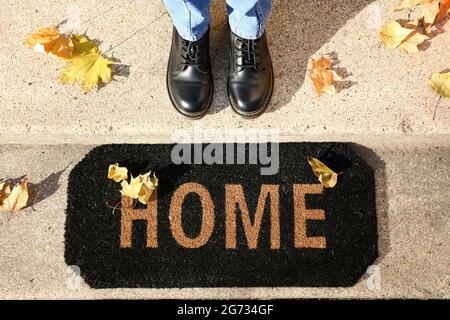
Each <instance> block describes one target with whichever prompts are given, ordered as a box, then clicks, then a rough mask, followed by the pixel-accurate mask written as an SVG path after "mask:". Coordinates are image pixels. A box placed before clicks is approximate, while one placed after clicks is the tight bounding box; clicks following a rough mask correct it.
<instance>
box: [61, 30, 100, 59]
mask: <svg viewBox="0 0 450 320" xmlns="http://www.w3.org/2000/svg"><path fill="white" fill-rule="evenodd" d="M72 42H73V53H72V56H70V59H69V60H71V59H76V58H78V57H80V56H83V55H87V54H90V53H100V50H99V48H98V45H97V44H96V43H95V42H94V41H92V40H91V39H89V37H87V36H86V35H84V34H81V35H80V34H76V35H74V36H73V37H72Z"/></svg>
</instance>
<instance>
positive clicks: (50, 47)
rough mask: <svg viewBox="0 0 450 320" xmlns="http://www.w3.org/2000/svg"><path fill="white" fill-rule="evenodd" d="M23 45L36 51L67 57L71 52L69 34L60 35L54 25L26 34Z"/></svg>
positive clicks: (71, 46)
mask: <svg viewBox="0 0 450 320" xmlns="http://www.w3.org/2000/svg"><path fill="white" fill-rule="evenodd" d="M25 45H26V46H27V47H28V48H32V49H34V50H35V51H37V52H40V53H45V54H50V55H53V56H56V57H58V58H62V59H68V58H69V57H70V56H71V55H72V52H73V48H74V45H73V42H72V39H71V37H70V36H66V35H62V34H60V33H59V30H58V29H57V28H56V27H50V28H41V29H39V30H37V31H36V32H35V33H33V34H31V35H29V36H28V38H27V39H26V40H25Z"/></svg>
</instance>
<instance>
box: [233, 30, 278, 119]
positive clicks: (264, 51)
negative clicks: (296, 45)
mask: <svg viewBox="0 0 450 320" xmlns="http://www.w3.org/2000/svg"><path fill="white" fill-rule="evenodd" d="M230 36H231V54H230V70H229V76H228V97H229V99H230V103H231V106H232V108H233V110H234V111H236V112H237V113H238V114H240V115H242V116H244V117H248V118H254V117H257V116H259V115H261V114H262V113H263V112H264V110H265V109H266V108H267V106H268V105H269V102H270V98H271V96H272V91H273V83H274V76H273V69H272V62H271V60H270V53H269V48H268V46H267V40H266V35H265V34H263V36H262V37H261V38H259V39H257V40H248V39H244V38H241V37H239V36H237V35H235V34H234V33H233V32H231V31H230Z"/></svg>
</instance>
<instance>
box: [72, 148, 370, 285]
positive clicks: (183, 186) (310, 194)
mask: <svg viewBox="0 0 450 320" xmlns="http://www.w3.org/2000/svg"><path fill="white" fill-rule="evenodd" d="M198 146H199V145H189V146H187V145H185V146H184V147H189V148H190V147H192V149H191V150H192V153H193V156H192V157H193V158H194V154H195V150H197V151H198V150H200V151H202V150H204V149H205V148H208V145H200V147H201V149H195V148H197V147H198ZM173 147H174V145H169V144H155V145H104V146H100V147H96V148H95V149H93V150H92V151H90V152H89V153H88V154H87V155H86V157H85V158H84V159H83V160H82V161H81V162H80V163H78V164H77V165H76V166H75V168H74V169H73V170H72V172H71V173H70V177H69V187H68V205H67V219H66V231H65V260H66V263H67V264H68V265H76V266H77V267H78V268H79V270H80V271H81V275H82V277H83V278H84V279H85V281H86V283H87V284H88V285H90V286H91V287H93V288H133V287H145V288H184V287H303V286H308V287H338V286H352V285H354V284H355V283H356V282H357V281H358V280H359V279H360V278H361V277H362V275H363V274H364V273H365V271H366V270H367V268H368V267H369V266H370V265H371V264H372V263H374V261H375V259H376V258H377V255H378V249H377V221H376V210H375V179H374V174H373V170H372V168H370V167H369V166H368V165H367V164H366V163H365V162H364V161H363V160H362V159H361V158H360V157H358V156H357V155H356V154H354V153H353V151H352V150H351V149H350V147H349V146H348V145H347V144H341V143H282V144H279V169H278V170H275V171H274V172H276V174H273V175H270V174H269V175H267V172H266V175H262V174H261V173H262V171H261V170H262V168H267V167H268V166H269V165H268V164H267V162H263V161H261V162H263V163H265V164H264V165H263V164H261V162H258V164H248V161H246V164H212V165H211V164H204V163H203V164H186V163H184V164H178V165H176V164H173V162H172V160H171V153H172V149H173ZM209 147H210V146H209ZM228 147H229V149H227V148H226V147H225V148H224V150H231V149H232V148H233V150H235V152H234V155H233V156H232V157H229V158H228V159H226V155H224V157H223V159H224V160H223V162H226V163H230V161H231V160H233V159H234V163H237V158H238V157H239V156H242V155H243V153H239V152H238V151H237V150H245V155H248V154H249V153H250V151H251V150H255V149H252V148H254V147H260V145H249V144H245V145H228ZM240 148H244V149H240ZM185 150H187V149H185ZM261 150H262V149H261ZM269 150H270V144H269ZM225 153H228V154H229V152H228V151H226V152H225ZM308 156H310V157H316V158H319V159H320V160H322V162H324V163H325V164H327V165H328V166H329V167H330V168H331V169H333V170H334V171H336V172H342V173H341V174H340V175H339V177H338V184H337V185H336V187H334V188H332V189H328V188H326V189H323V188H322V187H321V185H320V183H319V182H318V181H317V178H316V177H315V176H314V175H313V173H312V171H311V168H310V166H309V164H308V163H307V160H306V158H307V157H308ZM274 159H275V160H276V157H273V159H272V165H273V166H272V169H273V168H275V169H277V167H276V164H274V163H275V160H274ZM197 160H198V158H197ZM241 160H242V159H241ZM266 160H267V159H266ZM114 163H119V164H120V165H121V166H127V167H128V168H129V169H130V171H131V173H132V174H133V176H137V175H138V174H141V173H145V172H147V171H150V170H151V169H152V168H153V169H154V168H155V167H156V170H155V171H156V175H157V177H158V178H159V184H160V185H159V187H158V191H157V196H156V198H155V199H154V200H153V201H152V202H151V204H149V205H148V206H143V205H141V204H139V205H137V206H135V207H128V208H125V207H122V208H121V205H120V204H121V194H120V191H119V190H120V185H119V184H117V183H115V182H114V181H112V180H109V179H108V178H107V171H108V167H109V165H110V164H114ZM274 172H272V173H274ZM116 204H119V206H118V209H117V210H115V212H114V213H113V209H112V207H113V206H115V205H116ZM126 205H127V201H124V202H122V206H126ZM125 209H126V210H125ZM136 210H140V211H136ZM136 212H138V214H136V215H134V218H140V219H144V220H133V214H134V213H136ZM139 215H140V216H141V217H138V216H139ZM130 217H131V218H130ZM147 222H149V223H147ZM127 223H128V227H127V226H126V225H125V224H127Z"/></svg>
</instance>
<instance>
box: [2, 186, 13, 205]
mask: <svg viewBox="0 0 450 320" xmlns="http://www.w3.org/2000/svg"><path fill="white" fill-rule="evenodd" d="M10 193H11V187H10V185H9V184H8V183H6V182H4V181H3V182H0V207H1V206H2V205H3V202H4V201H5V200H6V199H7V198H8V197H9V194H10Z"/></svg>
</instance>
